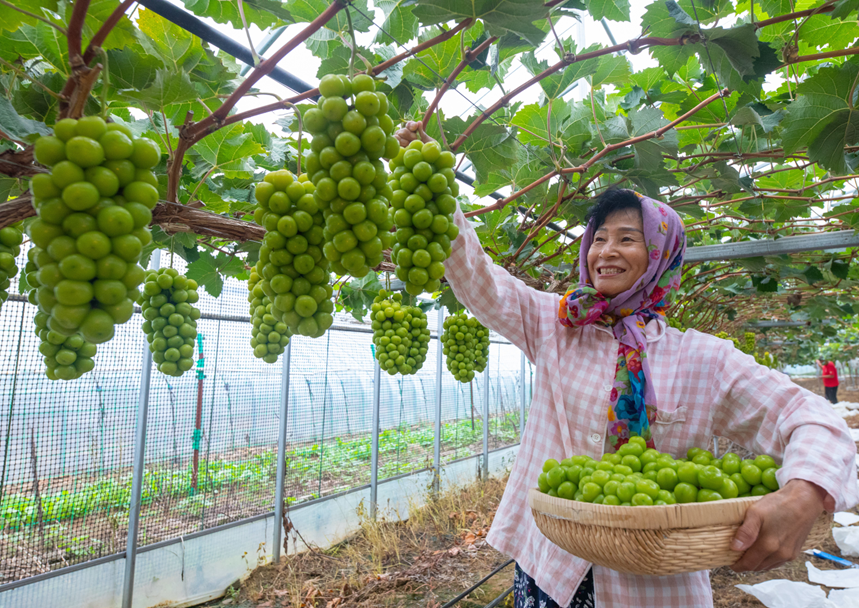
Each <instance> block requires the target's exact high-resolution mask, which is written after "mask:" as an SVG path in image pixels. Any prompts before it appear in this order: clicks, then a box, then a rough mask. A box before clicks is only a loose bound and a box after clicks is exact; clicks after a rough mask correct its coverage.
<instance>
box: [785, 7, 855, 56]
mask: <svg viewBox="0 0 859 608" xmlns="http://www.w3.org/2000/svg"><path fill="white" fill-rule="evenodd" d="M857 36H859V28H857V27H856V23H855V22H850V21H840V20H838V19H832V18H831V17H830V16H829V15H812V16H810V17H808V19H806V20H805V22H804V23H803V24H802V27H800V28H799V39H800V40H801V41H803V42H805V43H807V44H810V45H812V46H815V47H818V48H826V47H831V48H833V49H843V48H846V47H848V46H850V45H851V43H852V42H853V41H854V40H856V37H857Z"/></svg>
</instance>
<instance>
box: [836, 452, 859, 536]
mask: <svg viewBox="0 0 859 608" xmlns="http://www.w3.org/2000/svg"><path fill="white" fill-rule="evenodd" d="M856 458H859V455H857V456H856ZM833 519H835V523H836V524H838V525H839V526H852V525H853V524H855V523H856V522H857V521H859V515H856V514H855V513H848V512H846V511H839V512H838V513H836V514H835V515H834V516H833Z"/></svg>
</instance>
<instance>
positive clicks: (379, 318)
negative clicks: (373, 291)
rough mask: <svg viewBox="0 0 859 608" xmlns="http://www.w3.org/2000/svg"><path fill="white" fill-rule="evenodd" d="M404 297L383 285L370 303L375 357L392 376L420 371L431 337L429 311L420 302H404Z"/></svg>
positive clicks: (380, 365)
mask: <svg viewBox="0 0 859 608" xmlns="http://www.w3.org/2000/svg"><path fill="white" fill-rule="evenodd" d="M402 300H403V294H401V293H393V294H391V293H388V292H387V291H385V290H384V289H382V290H380V291H379V295H378V296H376V297H375V298H374V299H373V304H372V306H371V307H370V310H371V313H372V319H373V325H372V327H373V344H374V345H375V347H376V359H378V360H379V367H381V368H382V369H383V370H385V371H387V372H388V373H389V374H390V375H392V376H393V375H394V374H397V373H400V374H403V375H409V374H415V373H417V371H418V370H419V369H420V368H421V366H423V363H424V361H425V360H426V356H427V345H428V344H429V341H430V331H429V329H428V328H427V326H428V322H427V315H426V313H425V312H424V311H423V310H421V309H420V308H418V307H417V306H404V305H403V304H402Z"/></svg>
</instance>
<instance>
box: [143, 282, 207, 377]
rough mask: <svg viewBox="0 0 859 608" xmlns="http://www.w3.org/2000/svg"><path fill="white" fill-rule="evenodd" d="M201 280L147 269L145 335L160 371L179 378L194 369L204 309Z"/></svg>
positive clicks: (144, 314)
mask: <svg viewBox="0 0 859 608" xmlns="http://www.w3.org/2000/svg"><path fill="white" fill-rule="evenodd" d="M199 299H200V296H199V294H198V293H197V281H194V280H193V279H189V278H187V277H184V276H182V275H181V274H179V272H178V271H177V270H174V269H173V268H161V269H159V270H147V271H146V280H145V282H144V283H143V294H142V295H141V296H140V309H141V311H142V312H143V319H144V321H143V332H144V333H145V334H146V340H147V341H148V342H149V350H150V351H151V352H152V360H153V361H154V362H155V363H156V364H157V365H158V371H160V372H161V373H162V374H165V375H167V376H175V377H177V378H178V377H179V376H181V375H182V374H184V373H185V372H187V371H188V370H189V369H191V368H192V367H194V359H193V358H192V357H193V356H194V340H195V339H196V338H197V319H199V318H200V310H199V309H198V308H196V307H195V306H192V304H193V303H194V302H196V301H197V300H199Z"/></svg>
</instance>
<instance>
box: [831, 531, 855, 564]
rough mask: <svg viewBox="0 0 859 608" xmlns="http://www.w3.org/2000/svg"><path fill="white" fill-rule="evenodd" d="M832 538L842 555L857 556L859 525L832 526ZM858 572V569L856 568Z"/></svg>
mask: <svg viewBox="0 0 859 608" xmlns="http://www.w3.org/2000/svg"><path fill="white" fill-rule="evenodd" d="M832 538H834V539H835V544H836V545H838V548H839V549H841V555H843V556H844V557H859V526H847V527H846V528H833V529H832ZM857 572H859V570H857Z"/></svg>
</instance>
